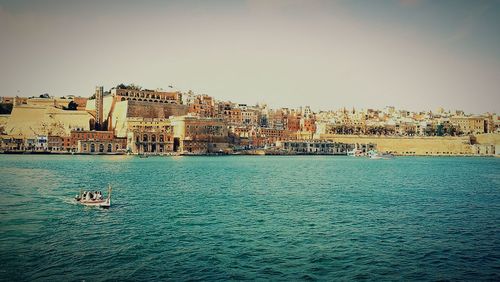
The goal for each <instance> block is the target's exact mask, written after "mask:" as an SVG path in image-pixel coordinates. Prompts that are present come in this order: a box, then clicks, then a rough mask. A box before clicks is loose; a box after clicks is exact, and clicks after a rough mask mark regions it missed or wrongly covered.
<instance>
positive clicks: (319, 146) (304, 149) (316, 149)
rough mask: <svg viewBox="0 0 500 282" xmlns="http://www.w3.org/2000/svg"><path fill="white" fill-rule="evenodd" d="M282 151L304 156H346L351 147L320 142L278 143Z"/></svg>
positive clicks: (343, 144)
mask: <svg viewBox="0 0 500 282" xmlns="http://www.w3.org/2000/svg"><path fill="white" fill-rule="evenodd" d="M278 145H279V147H280V148H282V149H283V150H285V151H287V152H289V153H293V154H305V155H346V154H347V151H348V150H349V149H351V147H353V145H349V144H345V143H337V142H331V141H322V140H308V141H284V142H278Z"/></svg>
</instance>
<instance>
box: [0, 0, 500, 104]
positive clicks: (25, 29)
mask: <svg viewBox="0 0 500 282" xmlns="http://www.w3.org/2000/svg"><path fill="white" fill-rule="evenodd" d="M499 30H500V1H493V0H490V1H479V0H476V1H473V0H470V1H425V0H400V1H396V0H394V1H341V0H338V1H322V0H309V1H301V0H290V1H272V0H259V1H250V0H249V1H70V0H65V1H62V0H61V1H55V0H54V1H43V0H38V1H22V0H21V1H4V0H0V38H1V41H0V47H1V48H0V64H1V68H0V83H1V85H2V93H0V95H2V96H13V95H21V96H31V95H38V94H40V93H44V92H48V93H50V94H51V95H56V96H62V95H66V94H76V95H82V96H88V95H90V94H91V92H92V91H93V89H94V86H95V85H104V86H105V88H110V87H112V86H114V85H116V84H118V83H121V82H124V83H136V84H139V85H142V86H144V87H147V88H157V87H163V88H166V87H167V86H168V85H174V86H176V87H177V88H178V89H180V90H184V91H185V90H188V89H192V90H193V91H195V92H197V93H206V94H209V95H211V96H214V97H216V98H218V99H225V100H232V101H235V102H241V103H249V104H253V103H256V102H267V103H268V104H269V105H271V106H273V107H298V106H300V105H310V106H312V107H313V108H314V109H316V110H319V109H337V108H340V107H343V106H346V107H352V106H355V107H357V108H361V107H363V108H367V107H371V108H382V107H384V106H385V105H394V106H397V107H399V108H406V109H410V110H427V109H430V110H434V109H435V108H437V107H439V106H444V107H445V108H450V109H464V110H465V111H468V112H475V113H480V112H485V111H495V112H500V111H499V105H500V91H499V89H500V31H499ZM18 91H19V92H18Z"/></svg>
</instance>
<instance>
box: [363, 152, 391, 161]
mask: <svg viewBox="0 0 500 282" xmlns="http://www.w3.org/2000/svg"><path fill="white" fill-rule="evenodd" d="M368 155H369V157H370V159H373V160H389V159H394V155H393V154H391V153H379V152H377V151H370V152H369V154H368Z"/></svg>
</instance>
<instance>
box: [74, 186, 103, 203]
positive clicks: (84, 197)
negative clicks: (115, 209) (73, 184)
mask: <svg viewBox="0 0 500 282" xmlns="http://www.w3.org/2000/svg"><path fill="white" fill-rule="evenodd" d="M92 193H94V192H92V191H80V194H79V195H76V196H75V200H76V201H77V202H78V203H80V204H82V205H85V206H91V207H100V208H109V207H110V206H111V185H109V186H108V197H107V198H103V197H102V193H100V192H99V195H100V196H101V197H95V196H94V195H93V194H92Z"/></svg>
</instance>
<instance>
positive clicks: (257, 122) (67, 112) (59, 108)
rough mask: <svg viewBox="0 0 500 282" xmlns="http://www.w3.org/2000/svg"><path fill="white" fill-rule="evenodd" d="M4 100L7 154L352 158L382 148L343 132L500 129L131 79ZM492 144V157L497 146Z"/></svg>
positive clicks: (455, 117)
mask: <svg viewBox="0 0 500 282" xmlns="http://www.w3.org/2000/svg"><path fill="white" fill-rule="evenodd" d="M0 104H2V105H11V106H10V109H11V112H9V113H2V114H1V115H0V132H1V134H2V135H1V137H0V138H1V139H0V141H1V142H0V150H1V151H35V152H47V151H48V152H61V153H68V152H70V153H89V154H91V153H103V154H123V153H131V154H159V155H169V154H220V153H238V152H245V151H252V150H258V149H264V150H270V151H272V152H273V153H277V152H278V153H279V152H282V153H286V154H347V151H349V150H352V149H353V148H361V147H362V148H370V149H374V148H375V145H376V144H366V143H367V142H365V143H363V144H358V143H356V142H351V143H346V142H344V143H342V142H336V141H335V138H336V137H335V136H353V135H354V136H365V137H366V136H368V137H408V138H411V137H464V136H477V135H481V134H485V133H499V132H500V119H499V116H498V115H496V114H494V113H486V114H483V115H466V114H465V113H464V112H463V111H453V112H451V111H445V110H444V109H437V110H436V111H434V112H431V111H427V112H410V111H405V110H398V109H395V108H394V107H386V108H384V109H382V110H376V109H366V110H356V109H345V108H343V109H340V110H336V111H320V112H315V111H313V110H312V109H311V108H310V107H308V106H305V107H300V108H298V109H289V108H280V109H271V108H269V107H268V106H267V105H265V104H257V105H247V104H239V103H233V102H230V101H218V100H216V99H214V98H213V97H211V96H208V95H200V94H195V93H193V92H192V91H189V92H187V93H181V92H180V91H173V90H172V91H164V90H147V89H141V88H140V87H137V86H135V85H124V84H120V85H118V86H117V87H114V88H112V89H111V90H110V91H107V92H105V91H104V89H103V87H96V89H95V92H94V94H93V95H92V96H91V97H90V98H82V97H75V96H67V97H60V98H54V97H50V96H48V95H40V97H30V98H24V97H1V98H0ZM7 108H9V107H7ZM2 109H3V108H2ZM332 136H334V137H333V138H334V140H333V141H332V140H331V139H332ZM326 137H328V138H326ZM370 142H371V141H370ZM488 148H489V149H487V150H488V152H489V153H492V152H493V153H494V151H495V147H488ZM485 150H486V149H485ZM490 151H492V152H490Z"/></svg>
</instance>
